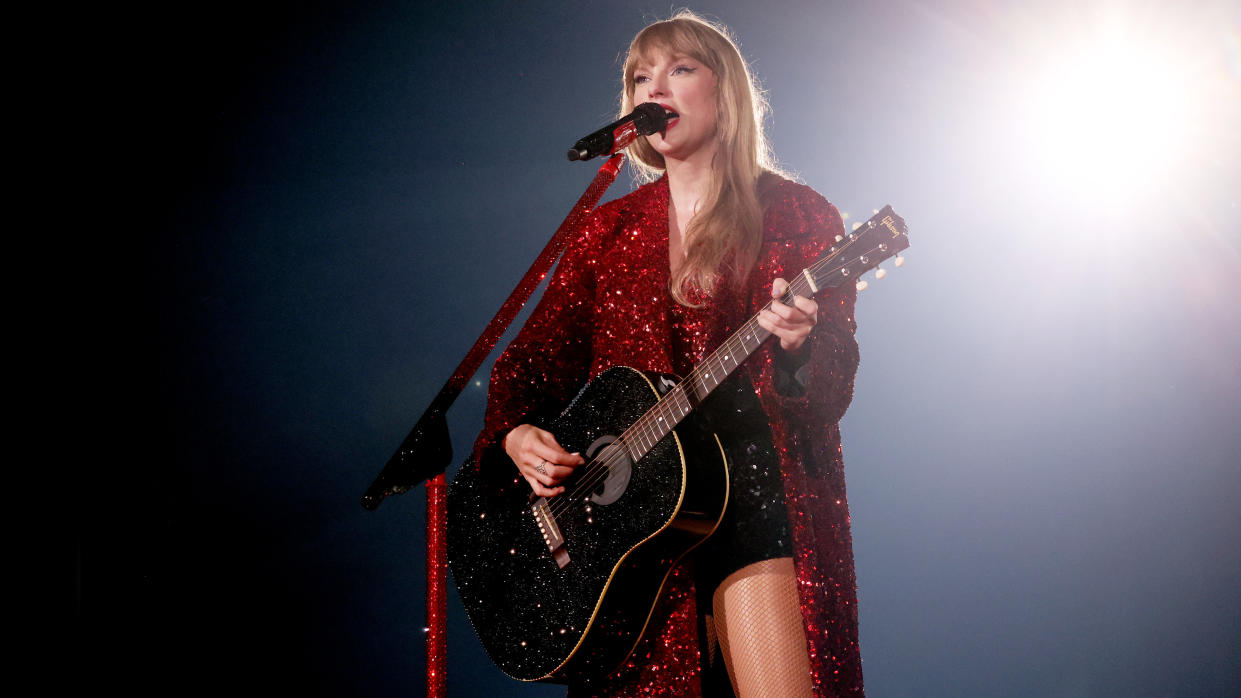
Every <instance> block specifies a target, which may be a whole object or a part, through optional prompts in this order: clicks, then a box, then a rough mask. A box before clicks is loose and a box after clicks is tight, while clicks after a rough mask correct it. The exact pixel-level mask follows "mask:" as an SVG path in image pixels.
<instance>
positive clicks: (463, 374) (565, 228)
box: [362, 153, 625, 510]
mask: <svg viewBox="0 0 1241 698" xmlns="http://www.w3.org/2000/svg"><path fill="white" fill-rule="evenodd" d="M624 160H625V156H624V154H623V153H616V154H615V155H613V156H612V157H610V158H608V161H607V162H605V163H603V165H602V166H601V167H600V168H599V172H598V173H597V174H595V178H594V179H593V180H591V183H590V186H588V187H587V188H586V191H585V192H584V193H583V194H582V197H581V198H580V199H578V200H577V204H576V205H574V207H573V209H572V210H571V211H569V215H568V216H566V217H565V219H564V222H563V223H561V224H560V227H559V228H557V229H556V233H555V235H553V236H552V238H551V240H548V242H547V245H546V246H545V247H544V248H543V251H542V252H540V253H539V256H538V258H537V259H535V260H534V264H533V265H532V266H531V267H530V269H529V270H528V271H527V272H526V275H525V276H523V277H522V278H521V281H520V282H519V283H518V284H517V287H516V288H514V289H513V292H512V293H511V294H509V297H508V299H507V300H505V301H504V305H502V306H500V310H499V312H497V313H496V315H495V317H494V318H492V319H491V322H490V323H489V324H488V325H487V328H486V329H485V330H483V333H482V335H481V336H480V337H479V338H478V340H477V341H476V342H474V346H473V347H472V348H471V349H470V351H469V353H467V354H466V355H465V358H464V359H462V360H461V363H460V364H458V365H457V370H456V371H455V372H454V373H453V374H452V377H451V378H449V379H448V382H446V383H445V384H444V387H443V388H440V391H439V394H438V395H436V396H435V399H434V400H432V401H431V405H430V406H429V407H427V410H426V412H423V413H422V417H420V418H419V419H418V423H417V424H415V425H414V428H413V429H411V430H410V432H409V435H408V436H406V437H405V440H404V441H402V442H401V445H400V447H399V448H397V450H396V453H395V454H393V455H392V457H391V458H389V459H388V462H387V464H386V465H384V467H383V470H382V471H380V473H379V477H377V478H375V481H374V482H373V483H371V486H370V487H369V488H367V490H366V494H364V495H362V506H363V507H365V508H366V509H368V510H374V509H376V508H378V507H379V505H380V504H381V503H382V502H383V500H384V498H385V497H387V496H388V495H390V494H400V493H402V492H406V491H408V490H409V489H411V488H413V487H414V486H415V485H418V484H420V483H422V482H423V481H424V480H428V479H430V478H433V477H435V476H437V475H440V474H442V473H443V472H444V470H445V469H446V468H447V467H448V464H449V463H451V462H452V441H451V439H450V438H449V435H448V422H447V421H446V420H445V418H444V415H445V414H446V413H447V412H448V408H449V407H452V404H453V402H455V401H456V399H457V396H458V395H460V394H461V391H462V389H464V388H465V386H466V384H467V383H468V382H469V380H470V378H471V377H472V376H473V375H474V374H475V373H476V372H477V371H478V368H479V366H481V365H482V363H483V360H484V359H486V358H487V355H488V354H490V353H491V350H492V349H494V348H495V345H496V342H498V341H499V340H500V337H501V336H502V335H503V334H504V331H505V330H507V329H508V326H509V325H510V324H512V322H513V319H514V318H515V317H517V313H518V312H520V311H521V309H522V307H523V306H525V304H526V301H528V300H530V296H531V294H533V293H534V289H535V288H536V287H537V286H538V285H539V282H541V281H542V280H543V279H544V278H545V277H546V276H547V272H548V270H550V269H551V267H552V264H554V263H555V261H556V259H557V258H558V257H559V256H560V253H561V252H562V251H564V248H565V246H566V245H567V244H568V238H569V233H570V232H571V231H576V230H578V229H579V228H580V227H581V225H582V223H583V222H584V221H585V219H586V216H587V215H588V214H589V213H590V212H591V211H592V210H594V208H595V205H596V204H597V203H599V199H600V198H601V197H602V196H603V192H604V191H606V190H607V188H608V187H609V186H611V184H612V182H613V181H615V180H616V175H617V174H618V173H619V172H620V168H621V165H622V164H623V163H624Z"/></svg>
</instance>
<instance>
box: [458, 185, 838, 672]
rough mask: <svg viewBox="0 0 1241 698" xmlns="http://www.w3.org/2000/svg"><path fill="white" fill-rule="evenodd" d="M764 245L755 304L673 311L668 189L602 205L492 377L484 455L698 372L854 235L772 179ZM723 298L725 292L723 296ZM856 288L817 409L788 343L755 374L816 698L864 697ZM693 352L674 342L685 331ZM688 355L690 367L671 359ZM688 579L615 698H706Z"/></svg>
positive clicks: (753, 287)
mask: <svg viewBox="0 0 1241 698" xmlns="http://www.w3.org/2000/svg"><path fill="white" fill-rule="evenodd" d="M765 183H766V184H768V185H769V186H766V187H765V189H766V192H765V195H764V200H765V201H766V202H767V210H766V215H765V218H764V237H763V244H762V248H761V251H760V255H759V259H758V265H757V267H756V268H755V270H754V271H753V272H752V273H751V274H750V276H749V278H748V281H747V283H746V286H745V288H744V292H739V291H736V290H729V289H724V290H723V291H718V292H717V293H716V294H715V296H716V297H715V298H712V299H710V300H709V301H708V303H707V304H706V306H705V307H703V308H700V309H687V308H678V309H676V310H675V311H674V309H673V303H674V301H672V300H671V295H670V294H669V293H668V290H667V289H668V281H669V275H670V272H669V261H668V199H669V196H668V184H667V179H666V178H664V179H660V180H659V181H657V182H654V183H651V184H648V185H645V186H643V187H641V188H639V189H638V190H637V191H634V192H633V193H631V194H629V195H627V196H625V197H622V198H620V199H617V200H615V201H612V202H609V203H607V204H604V205H603V206H600V207H599V208H598V209H597V210H596V211H595V212H594V213H593V214H592V216H591V218H590V220H589V222H588V223H587V225H586V226H585V229H584V230H583V233H582V234H581V236H580V237H579V238H578V239H577V240H575V241H574V242H572V243H571V244H570V246H569V247H568V248H567V250H566V251H565V254H564V256H563V258H562V259H561V261H560V264H559V265H558V267H557V268H556V271H555V274H554V275H553V277H552V279H551V281H550V283H549V286H548V288H547V291H546V292H545V294H544V296H543V298H542V300H541V301H540V303H539V305H538V307H536V308H535V310H534V312H533V314H532V315H531V316H530V319H529V320H528V321H527V322H526V324H525V326H524V327H523V328H522V330H521V332H520V333H519V334H518V335H517V337H516V339H514V340H513V342H512V344H510V345H509V347H508V348H507V349H506V350H505V352H504V354H503V355H502V356H501V357H500V359H499V360H498V361H497V362H496V365H495V368H494V369H493V371H492V374H491V386H490V393H489V398H488V405H487V415H486V424H485V428H484V430H483V432H482V434H481V435H480V436H479V439H478V443H477V445H476V451H477V452H481V451H482V449H484V448H487V447H489V446H491V445H493V444H495V443H496V442H497V440H498V439H499V438H501V437H502V436H503V435H504V434H506V433H507V432H508V431H509V430H510V429H512V428H513V427H514V426H517V425H518V424H520V423H522V422H523V421H525V420H524V419H523V418H524V417H525V416H526V415H528V414H529V413H531V412H533V411H540V410H542V411H556V410H559V409H560V408H561V407H563V406H564V405H565V404H567V403H568V402H569V400H570V399H572V397H573V396H574V395H575V394H576V393H577V390H578V389H579V388H580V387H581V386H582V385H583V384H585V383H586V382H587V381H588V380H589V379H591V378H593V377H595V376H597V375H598V374H599V373H601V372H603V371H604V370H606V369H608V368H610V367H612V366H618V365H623V366H632V367H634V368H638V369H643V370H647V371H660V372H668V373H677V372H684V371H685V369H686V368H688V367H689V366H690V365H693V364H694V363H696V362H697V361H699V360H701V359H702V358H704V357H705V356H706V355H707V354H709V353H710V352H711V351H712V350H714V349H715V348H716V346H717V345H718V344H719V343H720V342H722V341H723V339H724V338H726V337H727V336H728V335H729V334H731V332H732V331H733V330H734V329H735V328H737V327H738V326H739V325H740V324H741V323H743V322H744V321H745V320H747V319H749V318H750V317H751V316H752V315H753V314H754V313H756V312H757V311H758V309H759V308H761V307H762V306H763V305H764V304H766V303H767V301H768V300H770V298H771V281H772V279H774V278H775V277H777V276H779V277H783V278H785V279H791V278H792V277H793V276H794V275H796V274H798V273H800V272H801V270H802V269H803V268H804V267H806V266H809V264H810V263H811V262H812V261H814V260H815V259H816V258H817V257H818V256H819V254H820V253H821V252H822V251H824V250H825V249H826V248H827V247H828V246H829V245H830V244H831V242H832V241H833V240H834V239H835V238H836V236H837V235H841V234H843V233H844V227H843V225H842V223H841V219H840V215H839V213H838V212H837V211H836V208H835V207H834V206H832V205H831V204H830V203H828V202H827V201H826V200H825V199H824V198H823V197H822V196H820V195H819V194H818V193H816V192H815V191H814V190H812V189H810V188H808V187H805V186H803V185H800V184H796V183H793V182H790V181H787V180H782V179H780V180H778V181H777V180H776V178H768V180H767V181H766V182H765ZM723 286H725V284H721V287H723ZM855 297H856V294H855V292H854V290H853V289H852V287H849V288H847V289H844V290H831V291H828V292H826V293H825V294H821V295H820V296H819V297H818V298H817V299H816V300H817V301H818V303H819V320H818V323H817V324H816V326H815V328H814V330H813V332H812V334H811V337H810V340H809V342H810V351H811V355H810V360H809V363H808V366H809V368H810V373H809V377H808V379H807V380H806V381H805V383H806V387H807V390H806V394H805V395H804V396H803V397H786V396H784V395H780V394H777V392H776V390H775V384H774V375H775V366H774V365H773V358H774V351H775V347H776V346H777V342H776V340H772V341H771V342H768V343H767V344H766V345H764V346H763V348H762V349H760V350H759V351H758V352H756V353H755V355H754V356H752V357H751V359H750V361H749V362H748V364H746V365H745V368H747V369H748V370H749V373H750V379H751V381H752V382H753V384H754V386H755V390H756V392H757V393H758V395H759V399H760V402H761V403H762V405H763V408H764V410H765V411H766V413H767V414H768V416H769V417H770V420H771V427H772V436H773V438H774V443H775V446H776V450H777V452H778V454H779V459H780V466H781V472H782V475H783V479H784V489H785V498H786V502H787V505H788V515H789V524H790V530H791V532H792V536H793V545H794V550H795V556H794V560H795V565H796V569H797V576H798V581H799V585H798V588H799V593H800V596H801V606H802V616H803V618H804V620H805V629H806V637H807V642H808V645H809V648H808V649H809V653H810V666H811V671H812V673H813V674H814V677H813V678H814V684H815V688H816V695H818V696H835V695H841V694H861V692H862V665H861V657H860V655H859V651H858V644H857V591H856V584H855V581H854V572H853V544H852V538H851V536H850V533H849V510H848V504H847V502H846V500H845V478H844V469H843V463H842V460H841V453H840V431H839V428H838V427H837V423H838V422H839V421H840V418H841V416H843V415H844V412H845V409H846V408H847V407H848V405H849V402H850V400H851V399H852V397H853V377H854V374H855V373H856V371H857V365H858V348H857V342H856V341H855V340H854V336H853V333H854V329H855V328H856V325H855V323H854V320H853V305H854V300H855ZM674 322H675V323H677V324H678V327H677V328H676V330H677V331H678V335H677V336H678V337H680V338H682V341H680V342H673V341H672V340H673V332H674V330H673V328H672V323H674ZM685 338H688V340H686V339H685ZM674 344H680V345H682V346H684V345H685V344H688V345H689V347H687V348H688V349H689V350H690V353H691V354H693V355H692V356H673V355H672V354H673V351H672V347H673V345H674ZM690 577H691V575H690V573H689V572H688V571H687V570H686V569H684V568H678V569H677V570H676V571H674V573H673V575H672V577H671V579H670V584H669V587H668V592H667V595H666V596H665V598H664V599H663V601H662V602H661V604H660V607H659V608H658V609H657V610H656V612H655V615H654V616H653V618H652V623H654V625H652V626H651V627H652V628H658V630H657V631H654V632H651V631H648V633H647V636H646V638H645V639H644V640H643V642H642V643H640V644H639V645H638V648H637V650H636V651H635V653H634V654H633V656H632V657H631V658H630V661H629V662H628V663H627V665H626V666H624V667H622V668H621V670H620V671H619V672H617V674H616V675H615V676H613V677H611V680H610V681H609V682H608V684H609V688H608V693H609V695H618V696H629V695H635V696H636V695H642V696H654V695H660V696H697V695H701V692H702V691H701V681H700V675H699V649H698V648H699V643H698V638H697V622H696V618H697V613H696V608H695V594H694V591H693V582H692V580H691V579H690Z"/></svg>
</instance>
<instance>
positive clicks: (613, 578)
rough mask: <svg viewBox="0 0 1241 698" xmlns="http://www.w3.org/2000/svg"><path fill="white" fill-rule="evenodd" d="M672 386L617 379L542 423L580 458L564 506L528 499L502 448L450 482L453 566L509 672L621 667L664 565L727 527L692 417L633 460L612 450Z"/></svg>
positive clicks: (722, 473)
mask: <svg viewBox="0 0 1241 698" xmlns="http://www.w3.org/2000/svg"><path fill="white" fill-rule="evenodd" d="M675 384H676V381H675V380H670V377H667V376H660V375H647V374H645V373H643V372H641V371H637V370H635V369H631V368H613V369H610V370H608V371H606V372H604V373H603V374H601V375H600V376H598V377H597V378H596V379H595V380H593V381H591V382H590V383H588V384H587V385H586V386H585V387H583V388H582V390H581V392H579V393H578V395H577V397H576V398H574V400H573V402H572V403H570V405H569V406H568V407H567V408H566V409H565V411H564V412H563V413H561V415H560V416H559V417H557V418H555V419H554V420H552V421H551V422H550V423H547V424H541V425H540V426H541V427H542V428H545V429H547V430H548V431H550V432H552V433H553V434H555V435H556V439H557V440H558V441H559V442H560V445H561V446H563V447H564V448H565V449H566V450H568V451H569V452H575V451H580V452H581V453H582V454H583V456H584V457H585V458H586V460H587V463H586V465H583V466H579V467H578V469H577V472H575V473H574V475H573V476H572V477H571V478H570V479H568V480H566V481H565V483H564V485H565V488H566V489H565V492H564V493H563V494H561V495H560V496H558V497H555V498H553V499H551V500H541V499H540V500H537V501H532V496H531V492H530V487H529V485H527V483H526V482H525V480H524V479H522V478H521V477H520V475H518V473H517V469H516V468H515V467H514V466H513V463H512V462H511V461H510V460H509V459H508V456H507V455H506V454H505V453H504V452H503V451H502V450H500V449H494V452H495V458H494V461H495V462H490V461H489V460H487V458H488V457H489V456H485V457H484V462H483V463H481V465H479V464H477V463H475V462H474V461H473V460H470V461H469V462H467V463H466V464H465V465H463V466H462V468H461V470H460V471H459V472H458V474H457V476H456V478H455V479H454V480H453V482H452V485H451V486H450V487H449V490H448V516H449V521H448V554H449V555H448V557H449V565H450V567H451V569H452V572H453V577H454V579H455V580H456V584H457V589H458V591H459V592H460V594H461V600H462V602H463V603H464V605H465V609H466V613H467V615H468V616H469V618H470V622H471V623H472V624H473V626H474V630H475V632H476V633H477V634H478V636H479V638H480V639H481V640H482V643H483V647H484V648H485V649H486V650H487V653H488V655H490V657H491V659H492V660H493V661H494V662H495V663H496V664H497V665H498V666H499V667H500V668H501V669H502V670H503V671H504V672H505V673H507V674H508V675H510V676H512V677H514V678H517V679H521V680H524V681H551V682H557V683H567V682H569V681H571V680H581V681H586V680H589V679H590V678H592V677H602V676H604V675H606V674H608V673H610V672H611V671H612V670H614V669H616V668H617V667H618V666H619V665H620V664H621V663H622V662H624V661H625V659H626V658H627V657H628V656H629V654H630V653H631V652H632V651H633V648H634V646H635V645H636V644H637V642H638V640H639V638H641V636H642V633H643V631H644V630H645V628H646V625H647V620H648V619H649V617H650V614H651V610H652V608H653V607H654V605H655V602H656V600H657V599H658V598H659V595H660V593H661V590H662V589H663V586H664V583H665V581H666V580H667V576H668V573H669V572H670V571H671V569H672V567H673V566H674V565H675V564H676V562H677V561H678V560H680V559H681V558H682V557H684V556H685V555H686V553H688V552H689V551H690V550H691V549H693V548H694V547H695V546H697V545H698V544H699V543H701V542H702V541H703V540H704V539H705V538H706V537H707V536H708V535H710V534H711V532H712V531H713V530H714V529H715V527H716V526H717V525H718V523H719V521H720V519H721V518H722V517H723V515H724V507H725V504H726V502H727V500H728V468H727V462H726V460H725V457H724V452H723V449H722V447H721V446H720V443H719V440H718V438H716V437H715V435H714V434H712V433H710V432H709V431H707V430H706V429H705V428H704V427H703V426H702V425H701V424H700V423H699V420H697V419H694V418H692V417H691V418H689V419H686V420H685V421H684V422H682V423H681V424H680V426H678V427H677V428H676V429H675V430H673V431H672V433H671V434H669V435H668V436H667V437H666V438H662V439H660V440H658V442H657V443H654V444H653V446H651V447H650V449H649V451H647V452H646V453H645V455H642V456H641V457H639V458H638V459H637V460H636V462H634V461H632V460H631V459H630V458H629V457H628V456H627V453H628V451H627V450H626V449H625V448H624V447H622V446H621V445H620V442H618V443H617V444H613V443H612V442H613V441H614V440H615V437H616V436H617V435H619V434H620V433H621V432H622V431H624V430H625V429H626V428H627V427H629V426H630V425H632V424H634V423H635V422H636V421H637V420H638V419H639V418H640V417H641V416H642V415H643V414H644V413H646V412H647V411H648V410H650V409H651V408H652V407H653V406H654V405H655V404H656V403H657V402H658V401H659V398H660V395H661V393H663V392H665V391H666V390H667V389H668V388H671V387H672V386H674V385H675ZM661 388H662V389H661ZM604 465H607V466H608V467H607V468H606V469H604V467H603V466H604ZM575 493H576V494H577V495H578V496H576V497H575V496H572V495H574V494H575ZM586 493H589V496H588V497H582V496H580V495H584V494H586ZM544 505H545V506H544ZM540 506H542V507H543V508H542V510H543V511H544V512H547V513H545V514H544V516H547V515H550V516H551V517H552V521H550V522H549V521H548V520H547V519H546V518H544V519H542V521H543V522H544V524H545V528H544V529H541V528H540V520H539V519H536V516H535V514H534V513H533V510H538V508H539V507H540ZM552 525H554V527H555V528H556V529H557V531H556V532H557V533H558V534H559V537H560V538H561V539H563V541H564V542H563V545H562V546H558V547H557V551H556V552H555V554H553V550H552V547H551V545H550V544H549V542H548V540H547V539H546V538H545V534H546V532H547V531H546V529H547V528H550V527H551V526H552Z"/></svg>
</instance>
